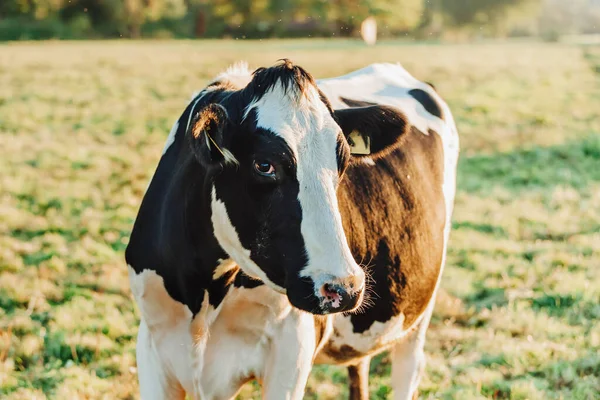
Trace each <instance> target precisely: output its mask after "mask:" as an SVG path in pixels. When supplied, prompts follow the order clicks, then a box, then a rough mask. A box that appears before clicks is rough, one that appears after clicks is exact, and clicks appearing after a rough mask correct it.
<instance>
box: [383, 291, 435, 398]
mask: <svg viewBox="0 0 600 400" xmlns="http://www.w3.org/2000/svg"><path fill="white" fill-rule="evenodd" d="M434 303H435V296H434V297H433V298H432V300H431V303H430V304H429V306H428V307H427V310H426V311H425V312H424V314H423V317H422V319H421V321H419V323H418V326H416V327H415V329H414V330H413V331H412V332H410V333H408V334H407V336H406V337H405V338H404V339H403V340H402V341H401V342H399V343H398V344H396V345H394V347H393V348H392V350H391V352H390V353H391V354H390V357H391V359H392V388H393V389H394V399H395V400H410V399H417V398H418V395H419V394H418V389H419V382H420V381H421V375H422V374H423V372H424V370H425V352H424V351H423V348H424V346H425V334H426V333H427V328H428V327H429V320H430V319H431V313H432V312H433V305H434Z"/></svg>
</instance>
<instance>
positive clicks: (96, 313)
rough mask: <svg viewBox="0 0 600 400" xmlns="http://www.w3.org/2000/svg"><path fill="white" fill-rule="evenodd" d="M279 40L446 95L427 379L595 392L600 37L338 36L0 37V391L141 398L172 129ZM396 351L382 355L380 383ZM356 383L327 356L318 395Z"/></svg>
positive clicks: (473, 387)
mask: <svg viewBox="0 0 600 400" xmlns="http://www.w3.org/2000/svg"><path fill="white" fill-rule="evenodd" d="M283 57H289V58H291V59H292V60H294V61H295V62H297V63H299V64H301V65H303V66H304V67H306V68H307V69H308V70H309V71H310V72H312V73H313V74H314V75H316V76H317V77H327V76H334V75H337V74H342V73H346V72H349V71H351V70H353V69H356V68H360V67H362V66H364V65H365V64H367V63H370V62H376V61H400V62H402V63H403V64H404V66H405V67H406V68H407V69H408V70H409V71H411V72H412V73H413V74H414V75H415V76H417V77H418V78H420V79H422V80H426V81H430V82H433V83H434V84H435V86H436V87H437V89H438V91H439V92H440V93H441V94H442V95H443V96H444V97H445V98H446V99H447V100H448V102H449V104H450V106H451V107H452V110H453V112H454V115H455V119H456V121H457V124H458V128H459V131H460V133H461V138H462V140H461V146H462V156H461V160H460V163H459V179H458V188H459V190H458V193H457V199H456V208H455V218H454V223H453V227H454V230H453V233H452V238H451V244H450V246H449V250H448V264H447V268H446V271H445V275H444V281H443V291H442V292H441V294H440V296H439V299H438V302H437V303H438V304H437V308H436V313H435V315H434V318H433V320H432V326H431V329H430V330H429V333H428V342H427V346H426V351H427V356H428V366H427V374H426V376H425V377H424V379H423V381H422V384H421V389H422V390H421V397H422V398H432V399H433V398H436V399H437V398H448V399H476V398H511V399H595V398H598V397H600V357H599V356H598V354H600V324H599V323H598V320H599V319H600V268H598V265H599V264H600V207H599V204H600V139H599V138H600V114H599V112H598V110H599V109H600V80H599V78H600V49H598V48H594V47H578V46H567V45H546V44H527V43H521V44H475V45H446V46H440V45H408V44H402V43H400V42H384V43H382V45H381V46H376V47H373V48H367V47H365V46H363V45H362V44H361V43H359V42H350V41H327V40H318V41H262V42H258V41H256V42H240V41H207V42H194V41H181V42H76V43H51V42H50V43H44V44H38V43H35V44H34V43H22V44H11V45H0V138H1V143H2V145H1V146H0V171H1V173H0V397H2V398H6V399H29V398H44V396H48V397H51V398H56V399H73V398H106V399H114V398H138V395H137V377H136V369H135V343H134V341H135V334H136V332H137V318H138V314H137V310H135V308H134V306H133V301H132V299H131V296H130V293H129V288H128V281H127V273H126V268H125V265H124V260H123V250H124V248H125V246H126V243H127V238H128V235H129V231H130V229H131V224H132V222H133V219H134V217H135V214H136V212H137V207H138V206H139V202H140V199H141V197H142V195H143V192H144V190H145V188H146V185H147V182H148V179H149V178H150V176H151V174H152V172H153V170H154V168H155V166H156V163H157V162H158V159H159V157H160V154H161V150H162V147H163V142H164V140H165V138H166V135H167V133H168V132H169V130H170V127H171V124H172V122H173V120H174V119H175V118H177V117H178V116H179V113H180V112H181V111H182V109H183V107H185V105H186V102H187V101H188V99H189V98H190V96H191V94H192V93H193V92H194V91H195V90H197V89H199V88H201V87H202V86H203V85H204V84H205V83H206V82H207V80H208V79H210V78H211V77H213V76H214V75H215V74H216V73H218V72H219V71H220V70H222V69H223V68H224V67H226V66H227V65H228V64H229V63H232V62H234V61H236V60H239V59H246V60H248V61H249V62H250V64H251V66H261V65H269V64H272V63H273V62H275V61H276V60H277V59H279V58H283ZM389 369H390V368H389V362H388V359H387V356H386V355H385V354H384V355H381V356H379V357H377V358H376V359H374V360H373V362H372V365H371V397H372V398H373V399H385V398H388V397H389V396H390V393H391V389H390V381H389ZM345 382H346V375H345V371H344V370H343V369H341V368H335V367H327V366H318V367H316V368H315V370H314V372H313V374H312V376H311V380H310V383H309V387H308V388H307V396H306V397H307V398H314V399H316V398H318V399H339V398H341V397H345V396H347V387H346V384H345ZM242 396H243V397H245V398H249V397H253V398H259V396H260V390H259V388H258V387H257V386H256V385H248V386H247V387H246V388H245V389H244V391H243V395H242Z"/></svg>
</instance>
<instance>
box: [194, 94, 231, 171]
mask: <svg viewBox="0 0 600 400" xmlns="http://www.w3.org/2000/svg"><path fill="white" fill-rule="evenodd" d="M228 127H230V122H229V117H228V116H227V110H225V108H224V107H223V106H221V105H220V104H215V103H213V104H209V105H208V106H206V107H204V108H203V109H202V110H200V111H199V112H198V113H197V114H196V115H195V116H194V118H193V119H192V123H191V124H190V128H189V132H188V138H189V141H190V145H191V147H192V152H193V153H194V156H195V157H196V159H197V160H198V161H199V162H200V164H202V165H204V166H205V167H210V166H215V165H223V164H237V163H238V161H237V160H236V158H235V157H234V156H233V154H231V152H230V151H229V150H228V147H229V135H227V131H228Z"/></svg>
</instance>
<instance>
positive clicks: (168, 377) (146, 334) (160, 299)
mask: <svg viewBox="0 0 600 400" xmlns="http://www.w3.org/2000/svg"><path fill="white" fill-rule="evenodd" d="M128 269H129V282H130V286H131V292H132V293H133V296H134V298H135V301H136V303H137V305H138V307H139V309H140V314H141V322H140V329H139V331H138V342H137V347H136V353H137V365H138V378H139V380H140V388H141V390H142V397H143V398H150V399H152V398H166V397H170V395H169V396H167V394H170V393H172V390H173V388H177V387H178V386H181V387H183V388H184V389H185V390H186V391H192V393H193V388H194V385H193V376H192V371H191V370H190V368H189V365H190V362H191V355H192V350H193V345H192V338H191V336H190V334H189V326H190V323H191V321H192V312H191V311H190V310H189V308H188V307H187V306H185V305H184V304H182V303H179V302H178V301H175V300H173V299H172V298H171V296H169V294H168V293H167V291H166V289H165V286H164V282H163V278H162V277H161V276H159V275H158V274H157V273H156V272H155V271H151V270H144V271H142V272H141V273H139V274H136V272H135V271H134V269H133V268H131V267H129V268H128ZM148 362H150V364H148ZM159 389H160V390H159ZM163 394H164V395H163ZM165 396H166V397H165Z"/></svg>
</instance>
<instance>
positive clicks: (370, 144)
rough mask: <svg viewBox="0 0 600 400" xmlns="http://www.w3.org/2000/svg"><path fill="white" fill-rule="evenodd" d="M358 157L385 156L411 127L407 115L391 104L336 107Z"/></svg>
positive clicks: (336, 112)
mask: <svg viewBox="0 0 600 400" xmlns="http://www.w3.org/2000/svg"><path fill="white" fill-rule="evenodd" d="M334 113H335V117H336V119H337V122H338V124H339V125H340V127H341V128H342V131H343V132H344V136H346V139H347V141H348V144H349V145H350V149H351V152H352V154H353V155H354V156H358V157H361V156H362V157H364V156H381V155H385V154H386V153H387V151H390V150H391V149H393V148H394V145H396V144H397V143H398V141H399V140H400V138H401V136H402V135H403V134H404V133H406V132H407V131H408V129H410V126H409V123H408V120H407V119H406V116H405V115H404V114H402V113H401V112H400V111H399V110H398V109H396V108H394V107H388V106H380V105H374V106H368V107H355V108H346V109H342V110H335V112H334Z"/></svg>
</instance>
